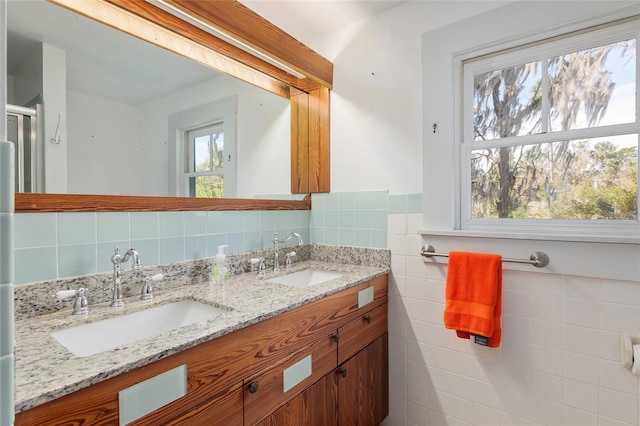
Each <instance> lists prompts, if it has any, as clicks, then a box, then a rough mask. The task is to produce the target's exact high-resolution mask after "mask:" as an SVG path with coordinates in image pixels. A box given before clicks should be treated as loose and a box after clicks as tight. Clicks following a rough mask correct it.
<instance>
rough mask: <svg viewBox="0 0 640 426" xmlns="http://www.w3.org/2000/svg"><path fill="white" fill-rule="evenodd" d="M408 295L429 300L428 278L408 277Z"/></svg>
mask: <svg viewBox="0 0 640 426" xmlns="http://www.w3.org/2000/svg"><path fill="white" fill-rule="evenodd" d="M407 297H411V298H414V299H419V300H425V301H426V300H427V280H426V279H422V278H412V277H407Z"/></svg>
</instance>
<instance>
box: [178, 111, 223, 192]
mask: <svg viewBox="0 0 640 426" xmlns="http://www.w3.org/2000/svg"><path fill="white" fill-rule="evenodd" d="M187 141H188V143H187V150H188V159H189V161H188V164H187V167H185V181H186V183H187V188H186V191H185V193H186V194H188V195H189V197H196V198H223V197H224V193H225V191H224V175H225V173H226V172H227V171H228V172H229V173H233V171H234V169H235V163H236V161H235V158H231V155H229V154H227V155H225V147H224V123H222V122H220V123H215V124H212V125H209V126H205V127H200V128H197V129H192V130H190V131H188V132H187Z"/></svg>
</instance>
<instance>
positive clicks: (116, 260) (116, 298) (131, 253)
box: [111, 246, 142, 308]
mask: <svg viewBox="0 0 640 426" xmlns="http://www.w3.org/2000/svg"><path fill="white" fill-rule="evenodd" d="M129 259H131V260H132V262H133V266H132V269H133V270H136V271H137V270H140V269H142V263H141V262H140V255H139V254H138V252H137V250H136V249H134V248H130V249H129V250H127V252H126V253H125V254H124V255H121V254H120V247H118V246H116V248H115V252H114V253H113V256H111V262H112V263H113V300H112V301H111V306H112V307H114V308H117V307H120V306H123V305H124V302H123V301H122V270H121V268H120V264H122V263H123V262H127V261H129Z"/></svg>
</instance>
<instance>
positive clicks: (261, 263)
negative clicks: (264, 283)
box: [251, 257, 267, 279]
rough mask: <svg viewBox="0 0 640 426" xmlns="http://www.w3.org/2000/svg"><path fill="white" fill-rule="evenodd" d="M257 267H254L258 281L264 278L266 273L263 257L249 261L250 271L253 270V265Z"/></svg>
mask: <svg viewBox="0 0 640 426" xmlns="http://www.w3.org/2000/svg"><path fill="white" fill-rule="evenodd" d="M256 264H257V265H258V266H257V267H256V269H257V271H258V272H257V273H258V275H259V276H260V279H263V278H264V275H265V273H266V272H267V266H266V265H265V264H264V257H258V258H253V259H251V265H252V266H251V269H252V270H253V265H256Z"/></svg>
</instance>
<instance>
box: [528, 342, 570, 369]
mask: <svg viewBox="0 0 640 426" xmlns="http://www.w3.org/2000/svg"><path fill="white" fill-rule="evenodd" d="M563 357H564V352H563V351H561V350H557V349H553V348H547V347H545V346H533V345H532V346H531V368H532V369H533V370H536V371H541V372H543V373H548V374H554V375H556V376H562V364H563V359H564V358H563Z"/></svg>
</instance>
